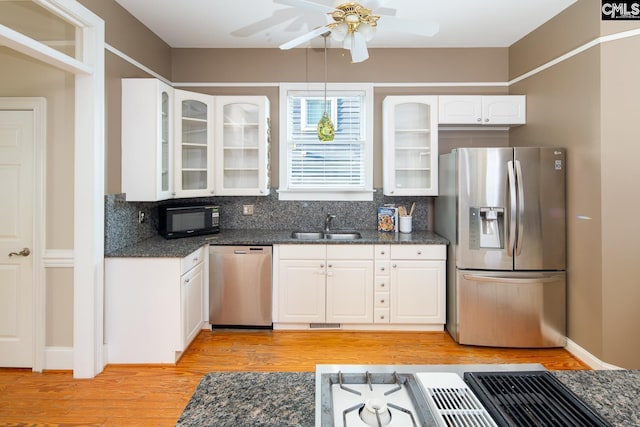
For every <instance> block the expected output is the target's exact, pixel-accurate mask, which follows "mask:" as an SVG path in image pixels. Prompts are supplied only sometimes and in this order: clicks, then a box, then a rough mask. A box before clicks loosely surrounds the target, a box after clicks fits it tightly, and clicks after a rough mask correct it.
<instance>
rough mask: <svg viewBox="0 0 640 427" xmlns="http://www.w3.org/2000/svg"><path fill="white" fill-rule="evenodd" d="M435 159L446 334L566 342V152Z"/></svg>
mask: <svg viewBox="0 0 640 427" xmlns="http://www.w3.org/2000/svg"><path fill="white" fill-rule="evenodd" d="M439 160H440V163H439V182H440V191H439V196H438V197H437V198H436V201H435V231H436V232H437V233H438V234H440V235H442V236H444V237H446V238H447V239H449V241H450V242H451V243H450V245H449V248H448V260H447V330H448V331H449V333H450V334H451V336H452V337H453V338H454V339H455V340H456V341H457V342H459V343H461V344H471V345H481V346H494V347H562V346H564V345H565V342H566V272H565V269H566V244H565V240H566V226H565V223H566V220H565V217H566V213H565V169H566V167H565V166H566V165H565V150H564V149H562V148H538V147H524V148H458V149H456V150H453V151H452V152H451V153H449V154H444V155H441V156H440V159H439Z"/></svg>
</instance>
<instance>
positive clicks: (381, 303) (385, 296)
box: [373, 292, 389, 308]
mask: <svg viewBox="0 0 640 427" xmlns="http://www.w3.org/2000/svg"><path fill="white" fill-rule="evenodd" d="M374 298H375V299H374V303H373V306H374V307H376V308H389V292H376V294H375V297H374Z"/></svg>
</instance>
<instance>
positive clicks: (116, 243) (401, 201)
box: [105, 189, 433, 253]
mask: <svg viewBox="0 0 640 427" xmlns="http://www.w3.org/2000/svg"><path fill="white" fill-rule="evenodd" d="M413 202H415V203H416V208H415V211H414V214H413V229H414V230H416V231H423V230H433V198H432V197H409V196H407V197H388V196H385V195H383V194H382V189H376V191H375V192H374V195H373V201H369V202H361V201H353V202H351V201H339V202H336V201H331V202H327V201H281V200H278V193H277V192H276V190H275V189H273V190H272V191H271V194H269V195H268V196H248V197H242V196H234V197H211V198H197V199H177V200H167V201H162V202H127V201H126V200H125V195H124V194H110V195H107V196H105V253H109V252H112V251H115V250H117V249H120V248H122V247H125V246H130V245H133V244H136V243H138V242H140V241H142V240H145V239H148V238H150V237H153V236H155V235H157V233H158V232H157V224H158V207H159V206H163V205H169V204H172V205H189V204H203V203H208V204H213V205H218V206H220V225H221V229H222V230H224V229H250V230H254V229H255V230H258V229H260V230H265V229H267V230H294V229H295V230H298V229H304V230H319V229H322V227H323V226H324V219H325V217H326V215H327V214H334V215H336V218H335V219H334V220H333V222H332V225H331V226H332V228H346V229H358V230H375V229H376V227H377V208H378V207H379V206H383V205H384V204H391V203H393V204H395V205H397V206H400V205H404V206H406V207H407V209H408V208H409V207H410V206H411V204H412V203H413ZM243 205H253V206H254V214H253V215H242V206H243ZM140 211H142V212H144V215H145V221H144V222H143V223H142V224H140V223H139V222H138V212H140Z"/></svg>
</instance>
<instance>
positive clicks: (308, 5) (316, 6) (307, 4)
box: [273, 0, 335, 13]
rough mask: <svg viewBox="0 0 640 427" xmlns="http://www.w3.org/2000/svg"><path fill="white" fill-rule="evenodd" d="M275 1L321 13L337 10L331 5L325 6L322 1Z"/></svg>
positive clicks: (275, 0) (274, 0) (275, 1)
mask: <svg viewBox="0 0 640 427" xmlns="http://www.w3.org/2000/svg"><path fill="white" fill-rule="evenodd" d="M273 2H274V3H278V4H284V5H287V6H292V7H299V8H301V9H308V10H313V11H316V12H321V13H330V12H333V11H334V10H335V8H333V7H331V6H325V5H323V4H320V3H314V2H311V1H307V0H273Z"/></svg>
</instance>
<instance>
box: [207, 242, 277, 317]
mask: <svg viewBox="0 0 640 427" xmlns="http://www.w3.org/2000/svg"><path fill="white" fill-rule="evenodd" d="M209 323H211V326H212V327H213V328H215V327H245V328H272V327H273V322H272V319H271V246H210V247H209Z"/></svg>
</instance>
